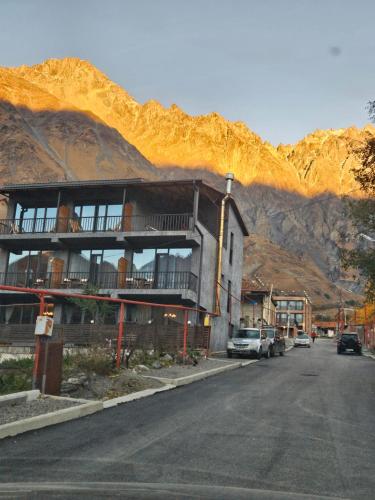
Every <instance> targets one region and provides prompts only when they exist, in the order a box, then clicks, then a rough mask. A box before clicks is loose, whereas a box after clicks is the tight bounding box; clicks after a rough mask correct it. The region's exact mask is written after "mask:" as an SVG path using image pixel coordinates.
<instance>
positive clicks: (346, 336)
mask: <svg viewBox="0 0 375 500" xmlns="http://www.w3.org/2000/svg"><path fill="white" fill-rule="evenodd" d="M342 338H343V339H344V340H349V339H353V340H357V338H358V335H357V334H356V333H344V334H343V336H342Z"/></svg>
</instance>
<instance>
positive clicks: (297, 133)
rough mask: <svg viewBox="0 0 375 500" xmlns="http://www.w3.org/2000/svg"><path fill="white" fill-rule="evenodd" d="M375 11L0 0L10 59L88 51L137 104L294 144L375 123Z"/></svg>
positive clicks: (281, 1) (187, 1) (338, 4)
mask: <svg viewBox="0 0 375 500" xmlns="http://www.w3.org/2000/svg"><path fill="white" fill-rule="evenodd" d="M374 19H375V1H374V0H356V1H353V0H132V1H130V0H0V22H1V28H0V66H18V65H21V64H27V65H32V64H37V63H40V62H42V61H44V60H45V59H48V58H62V57H80V58H82V59H86V60H89V61H90V62H91V63H93V64H94V65H95V66H96V67H98V68H99V69H100V70H102V71H103V72H104V73H106V74H107V76H108V77H109V78H110V79H111V80H113V81H115V82H116V83H118V84H119V85H121V86H122V87H124V88H125V89H126V90H127V91H128V92H129V93H130V94H131V95H132V96H133V97H134V98H135V99H136V100H137V101H138V102H141V103H144V102H146V101H147V100H149V99H156V100H158V101H160V102H161V103H162V104H163V105H164V106H167V107H168V106H170V105H171V104H173V103H176V104H178V106H179V107H181V108H182V109H183V110H184V111H186V112H187V113H189V114H192V115H199V114H206V113H210V112H213V111H215V112H218V113H220V114H222V115H223V116H224V117H225V118H226V119H229V120H233V121H238V120H239V121H243V122H245V123H246V124H247V125H248V127H249V128H250V129H251V130H253V131H254V132H256V133H257V134H259V135H260V136H261V137H262V139H264V140H267V141H269V142H271V143H272V144H274V145H277V144H279V143H295V142H297V141H298V140H300V139H302V138H303V137H304V136H305V135H306V134H308V133H310V132H312V131H314V130H315V129H317V128H344V127H348V126H351V125H356V126H358V127H362V126H364V125H365V124H366V123H368V122H369V119H368V114H367V111H366V104H367V102H368V101H369V100H371V99H375V64H374V54H375V37H374V33H373V32H374Z"/></svg>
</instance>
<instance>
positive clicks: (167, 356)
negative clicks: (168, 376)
mask: <svg viewBox="0 0 375 500" xmlns="http://www.w3.org/2000/svg"><path fill="white" fill-rule="evenodd" d="M160 359H161V360H162V361H173V357H172V356H171V355H170V354H164V356H162V357H161V358H160Z"/></svg>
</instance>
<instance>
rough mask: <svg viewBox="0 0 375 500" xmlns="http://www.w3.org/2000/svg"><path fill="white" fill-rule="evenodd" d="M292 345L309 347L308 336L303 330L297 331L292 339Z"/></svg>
mask: <svg viewBox="0 0 375 500" xmlns="http://www.w3.org/2000/svg"><path fill="white" fill-rule="evenodd" d="M294 347H311V341H310V337H309V336H308V335H307V333H305V332H299V333H298V335H297V337H295V339H294Z"/></svg>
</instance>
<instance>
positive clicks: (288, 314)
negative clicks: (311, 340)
mask: <svg viewBox="0 0 375 500" xmlns="http://www.w3.org/2000/svg"><path fill="white" fill-rule="evenodd" d="M273 298H274V300H276V304H277V312H276V323H277V325H279V326H284V327H286V326H287V325H288V324H289V326H290V327H296V329H297V330H304V331H305V332H307V333H311V330H312V305H311V301H310V299H309V298H308V297H307V296H306V295H274V296H273Z"/></svg>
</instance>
